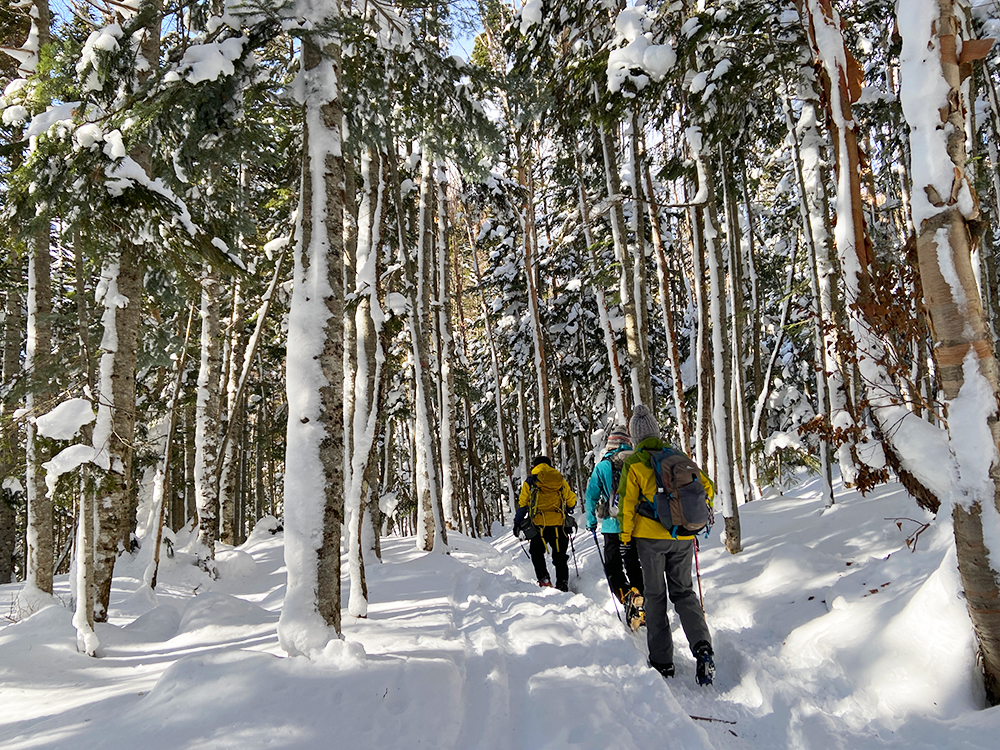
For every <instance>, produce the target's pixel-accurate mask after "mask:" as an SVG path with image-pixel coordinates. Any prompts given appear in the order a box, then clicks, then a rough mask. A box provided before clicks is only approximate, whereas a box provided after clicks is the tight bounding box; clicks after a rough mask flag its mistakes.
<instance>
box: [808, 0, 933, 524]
mask: <svg viewBox="0 0 1000 750" xmlns="http://www.w3.org/2000/svg"><path fill="white" fill-rule="evenodd" d="M922 1H923V0H922ZM799 12H800V14H802V18H803V23H804V24H805V26H806V29H807V31H809V33H810V36H811V38H812V40H813V46H814V51H815V53H816V57H817V61H818V63H819V65H820V70H821V80H822V83H823V86H824V89H825V91H826V102H827V106H828V107H829V111H828V113H827V114H828V118H827V120H828V128H829V130H830V134H831V140H832V142H833V151H834V154H835V156H836V168H837V211H836V213H837V216H838V221H837V226H836V232H835V239H836V246H837V253H838V256H839V259H840V267H841V270H842V272H843V283H844V299H845V307H846V309H847V317H848V323H849V327H850V332H851V336H852V337H853V340H854V344H855V346H856V347H857V350H858V357H857V363H856V367H857V378H856V380H857V381H859V382H861V383H864V386H865V394H866V396H867V401H868V405H869V407H870V410H871V416H872V420H873V421H874V422H875V424H876V426H877V427H878V430H879V432H880V433H881V438H882V442H881V444H879V443H874V444H873V445H874V448H875V449H876V453H875V455H874V456H868V457H864V456H862V458H863V460H864V461H865V463H866V464H867V465H868V466H870V467H872V468H875V469H879V468H883V467H884V466H885V464H886V461H887V460H888V461H889V462H890V463H891V464H892V466H893V468H894V469H895V471H896V474H897V476H898V477H899V479H900V481H901V482H902V484H903V485H904V486H905V487H906V489H907V490H908V491H909V492H910V494H911V495H913V497H914V498H916V500H917V502H918V503H919V504H920V505H922V506H923V507H925V508H928V509H930V510H932V511H936V510H937V507H938V506H939V505H940V498H941V497H947V496H948V495H949V494H950V492H951V488H950V483H949V482H946V481H944V480H943V479H942V478H941V476H940V474H939V473H938V471H937V469H938V468H939V467H940V463H937V462H928V461H927V458H926V449H925V448H921V447H919V446H918V445H917V444H916V442H917V441H908V440H905V439H903V438H902V436H904V435H907V434H908V433H909V431H910V430H913V431H918V432H926V429H927V422H925V421H924V420H923V419H921V417H920V416H918V415H916V414H914V413H913V412H912V411H910V409H909V408H908V407H907V406H906V403H905V399H904V397H903V395H902V394H901V393H900V389H899V385H898V383H897V382H896V381H895V380H894V379H893V378H892V376H891V374H890V373H889V371H888V368H887V366H886V351H885V344H884V343H883V342H882V341H881V340H880V339H879V338H878V337H877V335H876V334H875V332H874V331H873V329H872V323H871V321H872V320H873V319H874V318H876V317H877V315H878V311H877V310H876V309H875V308H874V306H873V301H874V297H873V294H872V250H871V243H870V240H869V238H868V233H867V227H866V226H865V218H864V207H863V201H862V198H861V180H860V175H859V169H860V161H861V153H860V150H859V148H858V140H857V133H856V132H855V128H854V125H853V122H854V121H853V115H852V112H851V106H852V104H853V102H854V101H856V100H857V98H858V97H860V95H861V85H860V75H861V73H860V68H859V66H858V63H857V61H856V60H854V58H853V57H851V56H850V54H849V53H848V50H847V47H846V46H845V43H844V37H843V32H842V29H841V21H840V16H839V15H838V14H837V13H836V11H835V10H834V9H833V7H832V5H831V2H830V0H800V3H799ZM915 153H916V152H915ZM917 223H919V222H915V224H917ZM930 439H931V440H934V441H939V442H940V445H939V447H940V449H941V451H942V454H946V453H947V446H946V445H944V442H945V440H946V437H945V436H944V435H943V434H942V435H936V434H933V435H932V437H930ZM883 451H884V456H883Z"/></svg>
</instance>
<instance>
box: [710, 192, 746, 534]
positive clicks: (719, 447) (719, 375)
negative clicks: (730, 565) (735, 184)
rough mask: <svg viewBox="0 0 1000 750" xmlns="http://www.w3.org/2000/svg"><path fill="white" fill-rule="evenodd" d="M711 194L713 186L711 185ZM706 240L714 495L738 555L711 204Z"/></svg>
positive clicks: (725, 345)
mask: <svg viewBox="0 0 1000 750" xmlns="http://www.w3.org/2000/svg"><path fill="white" fill-rule="evenodd" d="M709 195H711V187H710V188H709ZM705 215H706V222H705V240H706V246H707V250H708V252H707V257H708V278H709V284H710V285H711V290H710V293H711V297H710V300H709V315H710V317H711V322H712V366H713V368H714V370H715V378H714V381H713V396H712V442H713V445H714V446H715V477H716V481H715V498H716V501H717V504H719V505H721V506H722V515H723V517H724V518H725V524H726V550H727V551H728V552H729V553H730V554H736V553H737V552H739V551H740V550H742V549H743V541H742V534H741V532H740V515H739V507H738V500H739V498H738V496H737V492H736V482H735V477H734V476H733V465H734V456H733V450H732V449H733V439H732V402H731V400H730V393H731V390H730V389H731V385H732V377H733V373H732V358H731V357H730V349H729V342H728V326H727V325H726V311H725V309H724V306H725V298H726V292H725V284H726V280H725V269H726V264H725V257H724V251H723V243H722V242H720V240H719V232H718V229H717V228H716V227H717V223H716V219H715V216H714V211H713V208H712V205H711V204H709V205H708V206H707V207H706V210H705Z"/></svg>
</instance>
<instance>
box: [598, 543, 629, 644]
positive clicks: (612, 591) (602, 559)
mask: <svg viewBox="0 0 1000 750" xmlns="http://www.w3.org/2000/svg"><path fill="white" fill-rule="evenodd" d="M592 533H593V540H594V546H595V547H597V558H598V559H599V560H600V561H601V569H602V570H603V571H604V581H605V582H606V583H607V584H608V591H610V592H611V602H612V603H613V604H614V605H615V615H617V617H618V622H620V623H621V624H622V625H624V624H625V621H624V620H623V619H622V616H621V614H620V613H619V612H618V597H617V596H615V590H614V589H613V588H611V581H609V580H608V566H607V565H605V564H604V555H602V554H601V545H600V544H599V543H598V541H597V532H596V531H594V532H592Z"/></svg>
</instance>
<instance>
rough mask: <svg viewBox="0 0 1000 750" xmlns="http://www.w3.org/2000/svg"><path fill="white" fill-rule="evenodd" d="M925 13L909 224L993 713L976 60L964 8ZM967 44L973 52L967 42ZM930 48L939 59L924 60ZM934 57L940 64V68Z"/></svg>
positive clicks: (990, 477) (992, 365)
mask: <svg viewBox="0 0 1000 750" xmlns="http://www.w3.org/2000/svg"><path fill="white" fill-rule="evenodd" d="M922 5H923V7H921V8H915V9H913V10H914V11H919V12H914V13H913V14H912V15H910V14H909V9H908V12H907V14H906V15H900V16H899V18H898V23H899V30H900V32H901V34H902V37H903V60H904V62H906V61H907V60H909V61H911V62H916V63H917V64H916V65H914V66H913V67H912V68H909V70H914V72H917V73H918V74H919V80H913V81H911V80H907V79H906V78H905V77H904V78H903V80H902V89H901V95H902V96H901V100H902V103H903V112H904V115H905V116H906V119H907V121H908V122H909V124H910V130H911V138H912V139H913V140H914V143H915V146H916V147H915V149H914V150H915V152H919V153H920V154H921V157H920V158H915V159H914V163H913V170H912V174H913V181H914V188H915V189H914V194H913V212H914V216H913V218H914V225H915V226H916V227H917V230H918V236H917V254H918V258H919V262H920V276H921V282H922V285H923V290H924V302H925V304H926V306H927V309H928V311H929V313H930V320H931V330H932V333H933V337H934V341H935V344H936V347H935V354H936V360H937V366H938V372H939V375H940V379H941V386H942V388H943V390H944V394H945V398H946V399H947V401H948V409H949V417H950V419H949V421H948V426H949V433H950V436H951V449H952V451H953V453H954V455H955V457H956V460H957V464H958V474H959V477H960V479H959V486H958V488H957V491H956V492H955V496H956V497H955V504H954V506H953V509H952V518H953V520H954V525H955V526H954V528H955V546H956V549H957V552H958V569H959V573H960V575H961V578H962V585H963V588H964V590H965V599H966V604H967V606H968V610H969V617H970V619H971V620H972V626H973V629H974V630H975V633H976V638H977V640H978V642H979V652H980V657H981V661H982V665H983V673H984V681H985V687H986V699H987V703H988V704H989V705H991V706H995V705H1000V568H998V566H997V563H996V560H997V559H998V558H997V555H1000V550H997V549H991V548H990V546H989V544H990V541H991V540H989V539H988V538H987V537H988V536H989V535H988V534H987V533H985V529H987V528H993V529H996V528H998V527H1000V459H998V457H997V456H998V454H997V449H998V448H1000V409H998V405H997V404H998V398H1000V374H998V365H997V360H996V357H995V353H994V343H993V339H992V335H991V333H990V328H989V322H988V320H987V317H986V315H985V313H984V310H983V307H982V302H981V298H980V294H979V288H978V285H977V281H976V274H975V267H974V262H973V257H972V256H973V254H972V242H971V239H970V238H971V233H970V229H969V224H968V222H969V221H970V220H973V219H976V218H977V217H978V204H977V202H976V198H975V194H974V192H973V187H972V185H971V184H970V183H969V181H968V179H967V177H966V174H965V167H966V141H965V135H966V131H965V127H964V123H963V108H964V107H965V106H966V104H967V103H966V102H965V101H964V100H963V97H962V92H961V88H962V81H963V79H964V78H965V77H966V76H968V75H970V74H971V64H968V63H971V61H972V60H973V59H975V58H971V57H970V58H966V59H965V60H963V59H962V58H960V57H959V52H958V45H957V44H956V42H957V40H959V39H961V35H962V30H961V27H960V24H959V21H958V19H957V18H956V10H957V9H958V8H960V9H961V11H962V12H964V13H965V14H966V15H967V14H968V6H967V4H965V3H956V2H954V1H953V0H924V2H923V4H922ZM928 18H929V19H930V23H929V27H925V26H923V25H922V24H921V23H920V21H921V19H923V20H928ZM964 41H965V43H966V44H967V45H968V46H969V47H970V48H971V47H972V45H971V44H969V41H970V40H964ZM963 46H964V45H963ZM928 49H931V50H935V51H936V52H937V54H936V55H928V54H927V50H928ZM935 57H937V58H938V59H939V60H940V67H939V68H938V67H937V60H935V59H934V58H935ZM963 57H964V54H963ZM927 58H931V59H930V61H927ZM921 61H923V62H922V63H921ZM918 66H919V67H918ZM935 78H937V79H938V82H940V83H941V84H943V85H942V86H941V88H944V89H945V90H946V92H947V95H946V96H945V95H943V94H942V95H941V96H940V98H939V99H930V100H928V97H927V95H926V93H925V92H927V91H929V90H932V91H933V90H935V89H928V88H927V83H926V82H927V81H928V80H930V81H933V80H934V79H935ZM911 87H912V89H911ZM928 113H931V117H930V118H928V117H927V114H928ZM928 120H929V122H928ZM925 123H926V124H925ZM942 126H943V127H942ZM942 162H943V163H942ZM987 441H989V442H991V443H992V444H993V446H994V450H993V451H992V459H991V464H990V466H989V467H988V469H987V467H986V466H985V465H984V464H983V462H982V460H981V457H980V456H981V451H982V449H981V447H980V446H981V445H982V444H983V443H985V442H987Z"/></svg>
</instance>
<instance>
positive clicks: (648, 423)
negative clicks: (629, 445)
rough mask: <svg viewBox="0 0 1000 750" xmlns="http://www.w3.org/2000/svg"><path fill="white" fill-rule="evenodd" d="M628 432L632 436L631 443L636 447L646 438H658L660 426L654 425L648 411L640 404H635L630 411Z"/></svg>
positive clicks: (654, 421)
mask: <svg viewBox="0 0 1000 750" xmlns="http://www.w3.org/2000/svg"><path fill="white" fill-rule="evenodd" d="M628 431H629V433H630V434H631V435H632V442H633V443H635V444H636V445H638V444H639V443H641V442H642V441H643V440H645V439H646V438H651V437H655V438H658V437H660V426H659V425H658V424H657V423H656V420H655V419H654V418H653V415H652V414H651V413H650V411H649V409H648V408H647V407H645V406H643V405H642V404H637V405H636V407H635V409H634V410H633V411H632V419H631V420H630V421H629V423H628Z"/></svg>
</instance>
